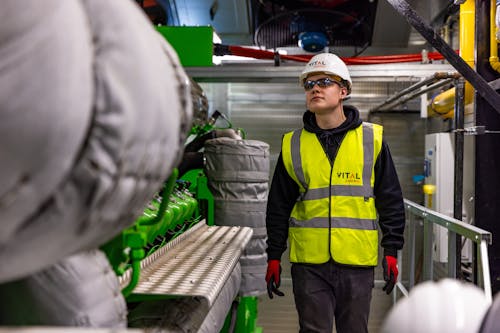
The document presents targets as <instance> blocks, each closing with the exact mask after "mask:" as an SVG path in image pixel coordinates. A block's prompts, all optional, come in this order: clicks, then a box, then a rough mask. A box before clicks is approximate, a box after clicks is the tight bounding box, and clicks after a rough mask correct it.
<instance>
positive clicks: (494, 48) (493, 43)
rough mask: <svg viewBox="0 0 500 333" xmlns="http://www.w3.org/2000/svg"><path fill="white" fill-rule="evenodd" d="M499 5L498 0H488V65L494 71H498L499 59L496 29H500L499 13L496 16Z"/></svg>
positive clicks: (499, 70)
mask: <svg viewBox="0 0 500 333" xmlns="http://www.w3.org/2000/svg"><path fill="white" fill-rule="evenodd" d="M499 7H500V0H490V59H489V60H490V65H491V68H493V69H494V70H495V71H497V72H499V73H500V61H499V60H498V42H499V38H498V36H497V31H500V15H499V17H498V18H497V15H498V14H499V13H500V12H499Z"/></svg>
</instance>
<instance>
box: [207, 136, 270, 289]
mask: <svg viewBox="0 0 500 333" xmlns="http://www.w3.org/2000/svg"><path fill="white" fill-rule="evenodd" d="M205 157H206V166H205V171H206V174H207V178H208V186H209V189H210V191H211V192H212V194H213V196H214V202H215V213H214V215H215V224H216V225H225V226H245V227H251V228H252V229H253V236H252V238H251V240H250V242H249V244H248V245H247V247H246V248H245V251H244V252H243V254H242V256H241V257H240V264H241V272H242V281H241V287H240V295H241V296H258V295H261V294H263V293H264V292H265V291H266V283H265V274H266V267H267V254H266V252H265V250H266V240H267V232H266V224H265V213H266V206H267V194H268V187H269V145H268V144H267V143H265V142H261V141H256V140H235V139H229V138H217V139H212V140H208V141H207V142H206V143H205Z"/></svg>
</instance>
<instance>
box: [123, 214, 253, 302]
mask: <svg viewBox="0 0 500 333" xmlns="http://www.w3.org/2000/svg"><path fill="white" fill-rule="evenodd" d="M252 233H253V231H252V228H249V227H237V226H232V227H229V226H208V225H206V223H205V221H200V222H199V223H198V224H197V225H195V226H194V227H192V228H191V229H189V230H188V231H186V232H185V233H183V234H182V235H180V236H179V237H177V238H176V239H174V240H173V241H171V242H169V243H168V244H167V245H165V246H164V247H162V248H161V249H159V250H158V251H156V252H154V253H153V254H151V255H150V256H148V257H147V258H145V259H144V260H142V261H141V276H140V279H139V283H138V284H137V286H136V287H135V288H134V290H133V294H142V295H146V294H147V295H168V296H190V297H195V296H198V297H202V298H204V299H205V300H206V301H207V303H208V304H207V305H208V306H209V307H211V306H212V305H213V303H214V301H215V299H216V298H217V295H218V294H219V292H220V290H221V289H222V287H223V286H224V283H225V281H226V280H227V279H228V278H229V276H230V275H231V272H232V271H233V269H234V267H235V265H236V264H237V263H238V260H239V258H240V256H241V254H242V252H243V250H244V248H245V246H246V245H247V243H248V242H249V241H250V238H251V237H252ZM130 277H131V271H130V270H128V271H127V272H126V273H125V274H123V275H122V276H121V277H119V281H120V285H121V287H122V288H123V287H125V286H126V285H127V284H128V283H129V281H130Z"/></svg>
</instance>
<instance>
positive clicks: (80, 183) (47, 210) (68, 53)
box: [0, 0, 192, 282]
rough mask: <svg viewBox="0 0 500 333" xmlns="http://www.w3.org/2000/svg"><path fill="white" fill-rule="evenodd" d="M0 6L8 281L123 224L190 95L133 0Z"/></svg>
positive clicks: (172, 147)
mask: <svg viewBox="0 0 500 333" xmlns="http://www.w3.org/2000/svg"><path fill="white" fill-rule="evenodd" d="M1 6H2V9H1V10H0V108H1V112H0V137H1V138H2V140H1V141H0V156H1V158H2V163H1V164H0V221H1V223H2V232H1V233H0V262H1V263H2V265H1V267H0V282H4V281H9V280H12V279H17V278H21V277H24V276H27V275H29V274H32V273H34V272H36V271H37V270H40V269H42V268H44V267H48V266H51V265H53V264H54V263H56V262H57V261H59V260H61V259H62V258H64V257H66V256H68V255H71V254H74V253H76V252H79V251H82V250H86V249H92V248H96V247H98V246H100V245H101V244H103V243H104V242H106V241H107V240H109V239H111V238H112V237H113V236H115V235H117V234H118V233H119V232H120V231H121V230H123V229H124V228H126V227H128V226H130V225H131V224H132V223H133V222H134V220H135V219H136V218H137V217H138V216H139V215H140V214H141V213H142V211H143V209H144V206H145V205H146V204H147V202H149V201H150V199H151V198H152V197H153V195H154V193H156V192H157V191H158V190H159V189H160V188H161V186H162V183H163V182H164V181H165V180H166V179H167V177H168V176H169V175H170V173H171V171H172V169H173V167H175V166H176V165H177V164H178V162H179V160H180V158H181V156H182V150H183V145H184V142H185V139H186V134H187V131H188V129H189V127H190V123H191V113H192V105H191V94H190V90H189V89H190V86H189V80H188V78H187V76H186V74H185V71H184V70H183V68H182V67H181V65H180V62H179V59H178V57H177V54H176V53H175V51H174V50H173V49H172V48H171V47H170V45H169V44H168V43H167V42H166V41H165V40H164V39H163V38H162V37H161V36H160V35H159V34H158V33H157V32H156V31H155V29H154V27H153V26H152V24H151V23H150V21H149V20H148V18H147V17H146V15H145V14H144V12H143V11H142V10H141V9H140V8H139V7H138V6H137V5H136V4H135V2H134V1H131V0H106V1H101V0H44V1H39V0H3V1H2V5H1ZM28 9H29V10H28Z"/></svg>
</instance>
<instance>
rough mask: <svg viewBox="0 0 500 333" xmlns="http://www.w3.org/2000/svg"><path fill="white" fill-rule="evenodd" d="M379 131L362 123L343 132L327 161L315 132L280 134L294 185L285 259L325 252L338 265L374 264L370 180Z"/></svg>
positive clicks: (302, 259) (307, 259)
mask: <svg viewBox="0 0 500 333" xmlns="http://www.w3.org/2000/svg"><path fill="white" fill-rule="evenodd" d="M382 131H383V128H382V126H380V125H375V124H371V123H365V122H364V123H363V125H362V126H359V127H358V128H356V129H354V130H350V131H348V132H347V133H346V135H345V137H344V140H343V141H342V144H341V145H340V148H339V150H338V152H337V155H336V157H335V161H333V162H332V163H333V165H332V163H330V161H329V159H328V156H327V154H326V152H325V151H324V149H323V147H322V146H321V143H320V141H319V140H318V138H317V137H316V134H314V133H311V132H308V131H306V130H304V129H299V130H296V131H294V132H289V133H286V134H285V136H284V137H283V142H282V157H283V163H284V165H285V168H286V170H287V172H288V174H289V175H290V176H291V177H292V178H293V179H294V180H295V182H297V184H298V185H299V188H300V198H299V199H298V200H297V202H296V203H295V206H294V207H293V210H292V213H291V216H290V222H289V223H290V226H289V234H288V236H289V243H290V261H291V262H296V263H311V264H320V263H325V262H327V261H328V260H330V257H331V258H333V260H334V261H336V262H338V263H341V264H347V265H355V266H376V265H377V260H378V258H377V257H378V229H377V211H376V209H375V200H374V195H373V184H374V179H375V177H374V166H375V161H376V160H377V156H378V155H379V153H380V150H381V148H382Z"/></svg>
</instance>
